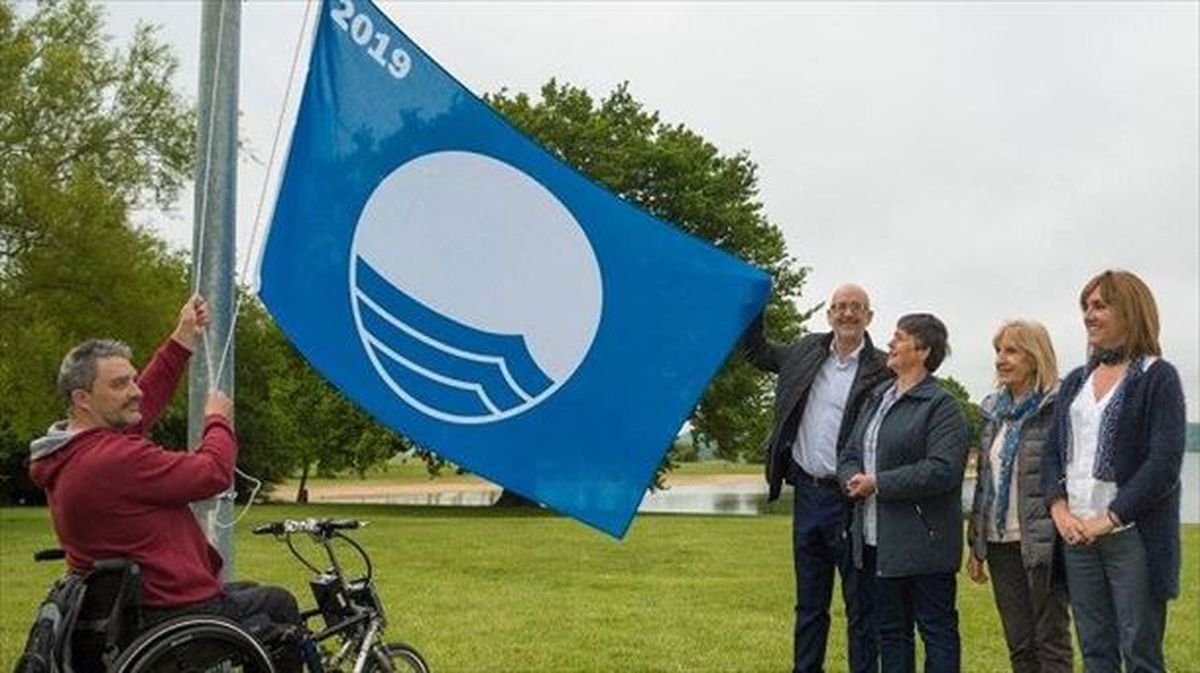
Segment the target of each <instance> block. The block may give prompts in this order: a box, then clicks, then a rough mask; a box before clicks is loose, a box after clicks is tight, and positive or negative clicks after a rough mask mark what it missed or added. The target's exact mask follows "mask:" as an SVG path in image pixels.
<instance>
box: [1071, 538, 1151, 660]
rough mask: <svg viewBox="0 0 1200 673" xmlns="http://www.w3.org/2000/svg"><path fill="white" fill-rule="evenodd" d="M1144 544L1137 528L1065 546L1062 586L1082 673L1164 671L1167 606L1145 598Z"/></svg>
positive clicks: (1147, 593)
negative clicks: (1065, 589) (1064, 581)
mask: <svg viewBox="0 0 1200 673" xmlns="http://www.w3.org/2000/svg"><path fill="white" fill-rule="evenodd" d="M1147 551H1148V550H1147V549H1146V545H1145V544H1144V543H1143V542H1142V536H1141V535H1140V534H1139V533H1138V530H1137V528H1136V527H1134V528H1129V529H1126V530H1123V531H1121V532H1119V533H1113V534H1111V535H1105V536H1104V537H1102V538H1100V539H1099V540H1097V541H1095V542H1094V543H1092V544H1090V545H1088V546H1086V547H1067V548H1066V549H1064V551H1063V560H1064V561H1065V562H1066V567H1067V587H1068V589H1069V590H1070V594H1071V612H1072V613H1074V615H1075V629H1076V630H1077V631H1078V633H1079V650H1080V652H1081V653H1082V654H1083V668H1084V670H1085V671H1087V673H1110V672H1111V673H1120V671H1121V663H1122V660H1124V664H1125V670H1126V671H1130V672H1134V671H1136V672H1138V673H1143V672H1149V671H1163V670H1165V669H1166V664H1165V663H1164V661H1163V633H1164V631H1165V628H1166V623H1167V604H1166V601H1162V600H1158V599H1156V598H1154V597H1153V596H1151V595H1150V566H1149V563H1148V561H1147V558H1146V554H1147Z"/></svg>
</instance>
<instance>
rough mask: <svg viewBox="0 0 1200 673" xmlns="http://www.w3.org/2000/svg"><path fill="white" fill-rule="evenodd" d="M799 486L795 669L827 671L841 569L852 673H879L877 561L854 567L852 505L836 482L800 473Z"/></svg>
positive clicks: (795, 531) (795, 519)
mask: <svg viewBox="0 0 1200 673" xmlns="http://www.w3.org/2000/svg"><path fill="white" fill-rule="evenodd" d="M795 483H796V502H795V506H794V509H793V516H792V546H793V552H794V554H793V559H794V563H795V570H796V631H795V640H794V662H795V670H796V671H797V673H819V672H820V671H822V670H824V669H823V666H824V663H825V645H826V642H827V640H828V637H829V605H830V603H831V601H832V599H833V574H834V571H835V570H836V571H837V572H838V574H840V575H841V579H842V600H843V601H844V602H845V606H846V631H847V641H848V643H849V657H848V658H849V663H850V671H852V672H853V673H867V672H871V673H874V671H876V670H877V668H876V666H877V665H876V662H877V660H878V645H877V640H876V632H875V623H874V619H873V616H872V613H873V610H872V591H871V581H872V577H873V576H874V575H875V567H874V557H872V558H871V563H870V564H869V567H864V568H862V569H857V568H855V567H854V564H853V562H852V560H851V553H850V544H849V541H848V539H847V537H846V526H847V522H848V521H849V513H850V505H849V504H848V503H847V501H846V499H845V497H844V496H843V495H842V494H841V492H840V491H839V490H838V488H837V484H836V483H834V482H832V481H830V482H821V483H817V482H814V481H813V479H812V478H811V477H808V478H806V477H805V476H804V475H803V474H802V473H799V471H798V469H797V474H796V479H795ZM866 565H867V564H866V563H864V566H866Z"/></svg>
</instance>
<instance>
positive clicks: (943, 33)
mask: <svg viewBox="0 0 1200 673" xmlns="http://www.w3.org/2000/svg"><path fill="white" fill-rule="evenodd" d="M104 4H105V5H106V8H107V11H108V15H109V22H108V25H109V29H110V31H111V32H112V34H113V36H114V37H115V38H117V39H118V40H119V41H124V40H125V39H126V38H127V36H128V35H129V33H130V31H131V30H132V27H133V25H134V23H135V22H136V21H138V20H145V21H149V22H152V23H157V24H161V26H162V29H163V30H162V33H161V35H162V37H163V39H165V40H166V41H167V42H169V43H171V44H172V45H173V46H174V47H175V49H176V51H177V53H178V54H179V56H180V60H181V68H180V72H179V77H178V85H179V87H180V89H181V90H183V91H185V92H187V95H188V96H189V97H191V98H193V99H194V98H195V91H196V87H197V80H198V75H197V70H196V62H197V53H198V51H199V23H200V22H199V16H200V11H199V3H197V2H191V1H186V0H175V1H173V2H169V3H164V2H154V3H151V2H147V1H138V0H127V1H125V2H106V3H104ZM382 6H383V9H384V11H386V12H387V13H388V14H389V15H390V16H391V17H392V18H393V19H394V20H396V22H397V23H398V24H399V25H400V27H401V28H402V29H403V30H404V31H405V32H407V33H408V34H409V36H410V37H412V38H413V39H414V40H415V41H416V42H417V43H418V44H420V45H422V47H423V48H424V49H425V50H426V51H427V52H429V53H430V54H431V55H432V56H433V57H434V58H435V59H437V60H438V61H439V62H440V63H441V64H442V65H443V66H444V67H446V69H447V70H449V71H450V72H451V73H453V74H454V75H455V76H456V77H458V79H459V80H460V81H462V82H463V83H464V84H465V85H466V86H467V87H468V88H470V89H471V90H472V91H474V92H476V93H477V94H478V93H483V92H489V91H495V90H497V89H499V88H500V87H508V88H509V89H510V90H513V91H526V92H531V93H532V92H536V91H537V89H538V87H540V85H541V84H542V83H544V82H545V81H546V80H547V79H549V78H550V77H552V76H553V77H557V78H559V79H560V80H561V81H564V82H569V83H572V84H576V85H582V86H584V87H586V88H587V89H588V90H589V91H591V92H592V93H593V94H594V95H597V96H599V95H603V94H605V93H607V92H608V91H610V90H611V89H612V88H613V87H614V86H615V85H617V84H618V83H620V82H621V81H624V80H628V81H629V83H630V90H631V92H632V93H633V95H634V96H635V97H636V98H638V99H639V100H641V101H642V102H643V103H645V105H646V106H647V107H648V108H650V109H654V110H659V111H660V112H661V113H662V116H663V119H664V120H666V121H668V122H672V123H674V122H681V123H683V124H686V125H687V126H688V127H690V128H692V129H693V130H695V131H697V132H699V133H701V134H702V135H704V136H705V137H706V138H708V139H709V140H711V141H712V142H713V143H715V144H716V145H717V146H718V147H719V148H720V149H721V150H722V151H724V152H727V153H734V152H737V151H740V150H747V151H748V152H749V153H750V155H751V157H752V158H753V159H754V160H755V161H756V162H757V163H758V165H759V169H760V171H759V179H760V182H759V184H760V187H761V198H762V201H763V203H764V204H765V207H766V212H767V213H768V216H769V217H770V219H771V220H772V221H773V222H774V223H776V224H778V225H779V226H780V227H781V228H782V229H783V231H784V233H785V234H786V236H787V242H788V248H789V250H790V251H791V253H792V255H793V256H794V257H795V258H796V259H797V260H798V261H799V262H800V263H801V264H803V265H806V266H810V267H812V269H813V271H812V274H811V275H810V277H809V278H810V282H809V284H808V286H807V287H806V290H805V292H804V297H803V298H802V300H801V308H807V307H809V306H811V305H812V304H814V303H816V302H817V301H820V300H822V299H824V298H826V297H828V295H829V294H830V293H831V292H832V290H833V288H834V287H836V286H837V285H838V284H840V283H842V282H845V281H854V282H857V283H859V284H861V285H863V286H864V287H866V288H867V289H868V291H869V292H870V293H871V296H872V302H873V304H874V306H875V309H876V316H875V322H874V324H873V329H872V333H873V335H874V336H875V338H876V341H877V342H880V343H883V342H886V340H887V337H888V335H890V333H891V330H892V328H893V326H894V324H895V321H896V319H897V318H898V317H899V316H900V315H902V314H903V313H907V312H911V311H918V310H923V311H931V312H933V313H935V314H937V315H938V316H940V317H941V318H942V319H943V320H944V321H945V322H946V324H947V325H948V327H949V329H950V340H951V347H952V349H953V354H952V355H951V357H950V358H949V359H948V360H947V362H946V363H945V364H944V365H943V367H942V370H941V371H940V372H939V373H940V374H946V375H952V376H954V377H956V378H958V379H959V380H961V381H963V382H964V383H965V384H966V385H967V387H968V388H969V389H970V391H971V393H972V395H973V396H974V397H976V398H978V397H980V396H982V395H983V394H984V393H986V392H987V391H988V390H989V389H990V387H991V382H992V350H991V336H992V333H993V331H994V330H995V328H996V326H997V325H998V324H999V323H1000V321H1001V320H1003V319H1005V318H1012V317H1027V318H1033V319H1037V320H1040V321H1042V322H1043V323H1045V324H1046V326H1047V327H1048V328H1049V329H1050V332H1051V336H1052V337H1053V338H1054V344H1055V347H1056V349H1057V351H1058V355H1059V361H1060V367H1061V368H1062V369H1063V370H1064V371H1066V370H1068V369H1070V368H1071V367H1073V366H1075V365H1077V364H1079V363H1080V362H1082V360H1083V357H1084V332H1083V328H1082V324H1081V319H1080V315H1079V311H1078V305H1077V296H1078V293H1079V290H1080V288H1081V287H1082V285H1083V284H1084V282H1086V280H1087V279H1088V278H1090V277H1091V276H1092V275H1093V274H1095V273H1096V272H1098V271H1101V270H1103V269H1105V268H1110V267H1116V268H1125V269H1129V270H1131V271H1134V272H1136V273H1137V274H1138V275H1140V276H1141V277H1142V278H1143V279H1144V280H1145V281H1146V282H1147V283H1148V284H1149V285H1150V287H1151V289H1152V290H1153V291H1154V293H1155V295H1156V297H1157V299H1158V303H1159V310H1160V314H1161V318H1162V327H1163V333H1162V342H1163V349H1164V355H1165V357H1166V358H1167V359H1169V360H1171V361H1173V362H1174V363H1175V364H1176V366H1177V367H1178V368H1179V370H1180V372H1181V374H1182V376H1183V378H1184V386H1185V391H1186V393H1187V396H1188V417H1189V419H1190V420H1193V421H1195V420H1197V419H1198V418H1200V339H1198V338H1197V335H1198V334H1200V317H1198V312H1200V186H1198V185H1200V172H1198V164H1200V136H1198V129H1200V119H1198V116H1197V115H1198V106H1197V101H1198V86H1197V82H1198V81H1200V54H1198V41H1197V38H1198V36H1197V32H1198V26H1200V10H1198V8H1200V4H1198V3H1194V2H1179V3H1150V2H1131V3H1117V2H1094V3H1069V4H1041V3H1027V2H1020V3H997V4H988V3H965V2H964V3H949V2H945V3H938V2H925V3H895V2H889V3H879V4H873V3H854V4H850V3H810V2H803V3H780V2H769V3H736V4H735V3H728V4H725V3H707V2H705V3H700V2H697V3H688V2H666V3H649V2H638V3H632V2H631V3H602V2H573V3H548V2H546V3H542V2H525V3H508V2H411V3H384V4H383V5H382ZM314 11H315V10H314ZM303 15H304V4H303V3H302V2H283V1H277V2H264V1H261V0H248V1H247V2H245V3H244V5H243V23H242V64H243V68H242V81H241V88H242V94H241V96H242V97H241V101H240V107H241V109H242V111H243V117H242V129H241V135H242V137H243V138H244V139H246V140H248V141H249V143H250V146H251V147H252V148H253V150H254V152H255V154H257V156H258V157H259V159H260V160H261V162H260V163H255V162H254V161H251V160H243V162H242V165H241V167H240V171H241V172H240V177H239V199H240V205H239V212H240V222H239V228H240V231H239V239H240V243H239V251H242V252H243V253H244V251H245V250H246V249H247V244H248V241H249V238H250V233H251V231H252V229H253V226H254V215H255V212H256V209H257V207H258V204H259V200H260V193H261V192H262V189H263V180H264V172H265V163H266V161H267V158H268V155H269V153H270V148H271V139H272V135H273V133H274V130H275V126H276V121H277V119H278V117H279V114H280V110H281V106H282V101H283V98H284V91H285V85H286V82H287V79H288V73H289V66H290V63H291V55H292V51H293V48H294V46H295V40H296V36H297V35H298V33H299V32H300V31H301V30H302V23H303V21H302V19H303ZM297 77H298V78H299V79H300V80H301V81H302V78H303V72H301V73H298V74H297ZM296 86H297V91H296V94H295V95H296V96H298V94H299V86H300V82H299V81H298V82H297V85H296ZM290 125H291V117H290V113H289V114H288V116H287V117H286V122H285V126H284V133H285V137H286V134H287V133H290ZM282 151H283V150H282V149H281V150H280V152H281V153H282ZM278 161H282V157H279V159H278ZM273 193H274V189H273V187H272V188H271V189H268V190H267V199H268V200H267V203H266V205H265V206H264V208H263V211H264V212H263V218H264V219H267V218H269V209H270V205H271V199H273ZM191 199H192V195H191V193H190V192H188V193H187V194H185V195H184V196H183V197H182V198H181V201H180V204H181V205H180V207H178V208H177V209H176V210H175V212H172V213H165V214H164V213H143V214H141V215H139V218H141V221H143V222H145V223H148V224H151V225H152V226H154V227H155V228H157V229H158V230H160V231H161V232H162V233H163V235H164V236H165V237H166V238H167V239H168V240H169V241H171V242H172V243H173V244H175V245H177V246H179V247H185V246H188V245H190V240H191V233H190V231H191V212H192V205H191ZM239 268H241V262H239ZM821 326H822V325H821V324H817V325H814V327H821Z"/></svg>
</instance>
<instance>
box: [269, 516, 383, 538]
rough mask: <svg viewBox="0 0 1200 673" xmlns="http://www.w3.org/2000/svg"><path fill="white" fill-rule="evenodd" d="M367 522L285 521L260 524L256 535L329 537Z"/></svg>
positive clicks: (348, 520)
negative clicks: (300, 534) (307, 534)
mask: <svg viewBox="0 0 1200 673" xmlns="http://www.w3.org/2000/svg"><path fill="white" fill-rule="evenodd" d="M367 523H368V522H366V521H358V520H356V519H339V520H334V519H284V520H283V521H272V522H271V523H264V524H259V525H258V526H255V527H254V534H255V535H283V534H291V533H310V534H312V535H319V536H322V537H328V536H329V535H330V534H331V533H333V532H334V531H338V530H354V529H356V528H361V527H362V526H365V525H367Z"/></svg>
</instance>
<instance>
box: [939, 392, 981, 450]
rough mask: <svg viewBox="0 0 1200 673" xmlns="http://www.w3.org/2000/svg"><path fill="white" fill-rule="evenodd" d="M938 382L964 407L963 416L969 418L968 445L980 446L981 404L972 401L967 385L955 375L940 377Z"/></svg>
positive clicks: (974, 447) (971, 447)
mask: <svg viewBox="0 0 1200 673" xmlns="http://www.w3.org/2000/svg"><path fill="white" fill-rule="evenodd" d="M938 382H939V383H941V384H942V387H943V388H945V389H946V391H947V392H949V393H950V395H952V396H953V397H954V400H955V401H956V402H958V407H959V409H962V412H963V416H965V417H966V419H967V427H968V429H969V433H970V434H969V435H968V442H967V447H968V448H970V449H972V450H973V449H976V448H978V447H979V433H980V432H981V431H982V430H983V412H982V411H981V410H980V408H979V405H978V404H975V403H974V402H972V401H971V393H969V392H967V388H966V386H964V385H963V384H961V383H959V382H958V380H957V379H955V378H954V377H953V376H947V377H945V378H939V379H938Z"/></svg>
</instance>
